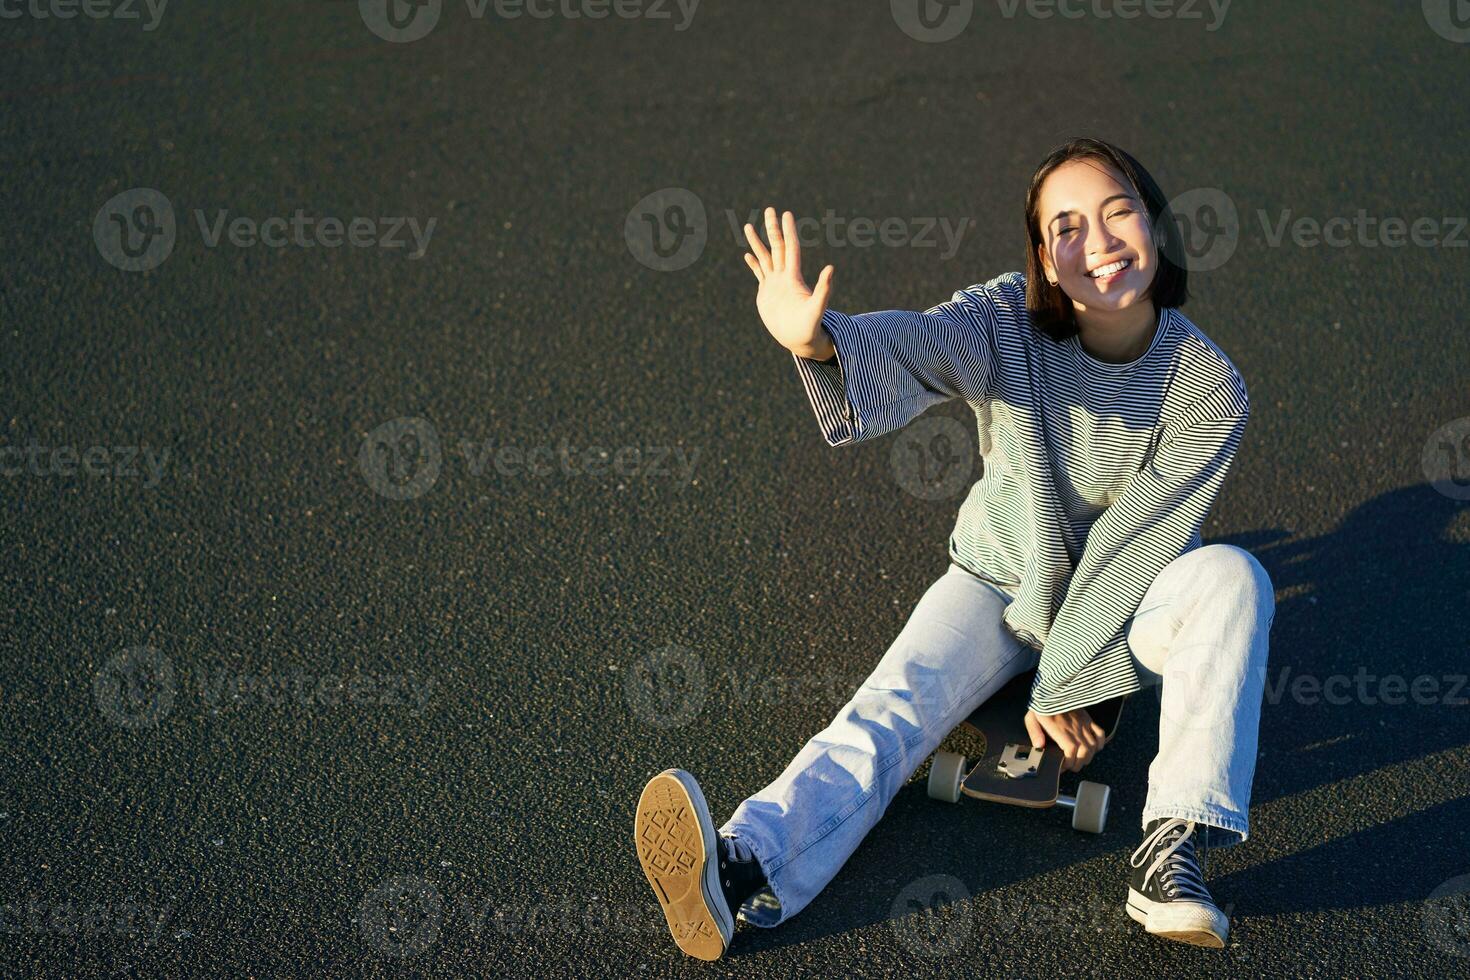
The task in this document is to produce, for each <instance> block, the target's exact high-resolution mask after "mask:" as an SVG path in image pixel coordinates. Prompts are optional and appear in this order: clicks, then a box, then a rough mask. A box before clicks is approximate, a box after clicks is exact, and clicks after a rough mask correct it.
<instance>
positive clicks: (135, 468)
mask: <svg viewBox="0 0 1470 980" xmlns="http://www.w3.org/2000/svg"><path fill="white" fill-rule="evenodd" d="M168 456H169V449H168V447H167V446H164V447H162V448H161V449H154V448H153V447H152V446H102V445H97V446H76V445H73V446H43V445H41V444H40V443H38V442H35V441H32V442H29V443H26V444H25V445H24V446H19V445H12V446H0V476H6V477H22V476H36V477H51V476H62V477H70V476H87V477H96V478H103V479H110V480H141V481H142V485H143V486H144V487H145V488H147V489H149V490H152V489H153V488H154V487H156V486H158V485H159V483H161V482H163V471H164V469H165V467H167V465H168Z"/></svg>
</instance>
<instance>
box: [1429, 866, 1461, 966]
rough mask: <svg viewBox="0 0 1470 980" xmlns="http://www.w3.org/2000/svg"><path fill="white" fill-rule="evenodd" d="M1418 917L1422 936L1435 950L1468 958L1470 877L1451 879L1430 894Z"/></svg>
mask: <svg viewBox="0 0 1470 980" xmlns="http://www.w3.org/2000/svg"><path fill="white" fill-rule="evenodd" d="M1421 915H1422V918H1421V924H1422V925H1423V927H1424V935H1425V936H1427V937H1429V941H1430V942H1431V943H1433V944H1434V946H1435V948H1436V949H1439V950H1442V951H1443V952H1446V953H1448V954H1450V955H1451V956H1463V957H1466V958H1470V875H1460V876H1459V877H1458V878H1451V879H1450V880H1449V881H1446V882H1444V883H1443V884H1441V885H1440V886H1439V887H1438V888H1436V889H1435V890H1434V891H1432V892H1430V893H1429V898H1428V900H1426V901H1425V903H1424V911H1423V913H1422V914H1421Z"/></svg>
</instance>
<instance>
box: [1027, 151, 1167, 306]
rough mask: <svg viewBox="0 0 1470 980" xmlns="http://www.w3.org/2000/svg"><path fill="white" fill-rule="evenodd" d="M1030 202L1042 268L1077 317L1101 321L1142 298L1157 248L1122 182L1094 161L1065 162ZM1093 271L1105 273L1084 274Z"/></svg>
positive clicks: (1144, 214)
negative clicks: (1034, 212)
mask: <svg viewBox="0 0 1470 980" xmlns="http://www.w3.org/2000/svg"><path fill="white" fill-rule="evenodd" d="M1037 202H1038V207H1037V214H1038V217H1039V221H1040V225H1041V239H1042V241H1041V244H1039V245H1038V246H1037V248H1038V250H1039V252H1040V255H1041V264H1042V267H1043V268H1044V269H1045V270H1046V276H1047V278H1048V279H1050V280H1053V281H1055V282H1057V283H1058V284H1059V285H1060V286H1061V289H1062V292H1064V293H1066V294H1067V296H1068V298H1070V299H1071V300H1072V303H1073V305H1074V306H1075V307H1076V308H1077V309H1078V310H1079V311H1088V312H1091V313H1096V314H1102V315H1106V314H1109V313H1116V312H1118V311H1121V310H1124V309H1127V308H1128V307H1130V306H1132V305H1133V304H1135V303H1137V302H1140V301H1141V300H1146V299H1147V298H1148V295H1149V293H1148V290H1149V287H1150V286H1152V284H1153V281H1154V276H1155V274H1156V272H1157V270H1158V267H1159V257H1158V249H1157V248H1155V246H1154V238H1153V229H1152V228H1151V227H1150V225H1149V216H1148V207H1147V206H1146V205H1145V204H1144V203H1143V201H1142V199H1140V198H1139V197H1138V195H1137V194H1136V193H1135V192H1134V190H1133V188H1132V187H1131V186H1129V184H1128V180H1127V178H1126V177H1124V176H1123V175H1122V174H1121V173H1119V172H1118V171H1117V170H1115V169H1114V168H1113V167H1112V166H1111V165H1109V164H1106V163H1104V162H1102V161H1101V160H1095V159H1090V158H1087V159H1076V160H1069V161H1067V162H1066V163H1064V164H1062V165H1061V166H1059V167H1057V169H1055V170H1053V171H1052V172H1051V173H1050V174H1048V175H1047V178H1046V181H1045V183H1043V184H1042V186H1041V193H1040V194H1039V195H1038V197H1037ZM1119 263H1124V265H1123V266H1122V267H1121V268H1120V267H1119ZM1098 269H1106V270H1107V271H1108V273H1109V274H1108V275H1104V276H1096V275H1092V274H1091V273H1094V272H1096V271H1097V270H1098Z"/></svg>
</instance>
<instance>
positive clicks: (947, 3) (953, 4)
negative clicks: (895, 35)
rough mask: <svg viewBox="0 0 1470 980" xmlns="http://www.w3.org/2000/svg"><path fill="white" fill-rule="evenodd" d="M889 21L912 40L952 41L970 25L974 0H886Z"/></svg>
mask: <svg viewBox="0 0 1470 980" xmlns="http://www.w3.org/2000/svg"><path fill="white" fill-rule="evenodd" d="M888 9H889V11H890V12H891V13H892V14H893V22H894V23H895V24H897V25H898V29H899V30H901V31H903V32H904V33H905V34H907V35H908V36H909V37H911V38H913V39H914V40H915V41H921V42H924V43H926V44H941V43H943V42H945V41H952V40H954V39H955V38H957V37H959V36H960V34H962V33H964V30H965V28H966V27H968V26H970V18H971V17H973V16H974V15H975V0H889V4H888Z"/></svg>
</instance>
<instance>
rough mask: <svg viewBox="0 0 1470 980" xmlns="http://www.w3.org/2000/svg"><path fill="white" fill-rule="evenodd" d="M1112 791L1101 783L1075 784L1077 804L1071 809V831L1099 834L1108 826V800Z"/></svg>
mask: <svg viewBox="0 0 1470 980" xmlns="http://www.w3.org/2000/svg"><path fill="white" fill-rule="evenodd" d="M1112 795H1113V791H1112V790H1111V789H1109V788H1108V787H1107V786H1105V785H1103V784H1102V783H1092V782H1088V781H1087V780H1085V779H1084V780H1082V782H1080V783H1078V784H1077V804H1076V806H1074V807H1072V829H1073V830H1081V831H1084V832H1086V833H1089V834H1100V833H1102V832H1103V828H1104V827H1106V826H1107V825H1108V798H1109V797H1111V796H1112Z"/></svg>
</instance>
